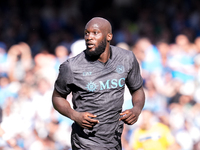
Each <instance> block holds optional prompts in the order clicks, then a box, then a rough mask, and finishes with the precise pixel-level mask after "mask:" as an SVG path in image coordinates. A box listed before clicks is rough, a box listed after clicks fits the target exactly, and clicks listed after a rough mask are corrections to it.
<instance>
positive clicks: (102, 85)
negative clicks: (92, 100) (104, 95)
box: [86, 78, 125, 92]
mask: <svg viewBox="0 0 200 150" xmlns="http://www.w3.org/2000/svg"><path fill="white" fill-rule="evenodd" d="M124 85H125V78H120V79H112V80H107V81H105V82H103V81H99V83H98V84H96V83H94V82H92V81H90V82H89V83H88V84H87V86H86V89H87V90H88V91H89V92H94V91H96V90H97V88H98V87H99V90H100V91H101V90H106V89H115V88H118V87H123V86H124Z"/></svg>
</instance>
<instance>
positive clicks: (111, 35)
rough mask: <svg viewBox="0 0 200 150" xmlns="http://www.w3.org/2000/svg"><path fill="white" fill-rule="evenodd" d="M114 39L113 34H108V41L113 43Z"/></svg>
mask: <svg viewBox="0 0 200 150" xmlns="http://www.w3.org/2000/svg"><path fill="white" fill-rule="evenodd" d="M112 37H113V34H112V33H108V34H107V41H109V42H110V41H111V40H112Z"/></svg>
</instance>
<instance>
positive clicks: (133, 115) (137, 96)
mask: <svg viewBox="0 0 200 150" xmlns="http://www.w3.org/2000/svg"><path fill="white" fill-rule="evenodd" d="M144 102H145V95H144V90H143V87H141V88H139V89H138V90H136V91H134V92H133V93H132V103H133V108H132V109H128V110H125V111H123V112H122V113H120V115H122V116H123V117H122V118H120V120H122V121H124V122H125V123H126V124H129V125H132V124H134V123H135V122H137V120H138V117H139V115H140V113H141V111H142V109H143V107H144Z"/></svg>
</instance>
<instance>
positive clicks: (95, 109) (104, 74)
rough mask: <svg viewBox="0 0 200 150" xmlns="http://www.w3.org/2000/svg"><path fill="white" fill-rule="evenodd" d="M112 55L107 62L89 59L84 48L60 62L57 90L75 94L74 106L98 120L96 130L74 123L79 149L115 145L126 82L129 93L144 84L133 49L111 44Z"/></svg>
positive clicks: (119, 129)
mask: <svg viewBox="0 0 200 150" xmlns="http://www.w3.org/2000/svg"><path fill="white" fill-rule="evenodd" d="M110 50H111V57H110V58H109V59H108V61H107V62H106V63H105V64H104V63H102V62H100V61H98V60H95V61H92V60H89V59H88V58H87V55H86V54H85V51H83V52H82V53H80V54H79V55H77V56H75V57H73V58H70V59H68V60H67V61H65V62H64V63H63V64H61V65H60V69H59V75H58V78H57V80H56V82H55V89H56V90H57V91H58V92H59V93H61V94H63V95H67V94H69V93H70V92H72V94H73V98H72V102H73V108H74V109H75V110H76V111H78V112H90V113H92V114H94V115H97V117H96V118H95V119H97V120H99V123H98V124H96V125H95V126H94V127H93V129H91V130H88V129H83V128H81V127H80V126H79V125H78V124H77V123H74V124H73V125H72V145H74V146H75V147H77V148H83V149H87V148H88V149H89V147H90V146H91V145H93V146H94V145H95V147H96V148H97V147H102V146H104V147H107V148H108V149H109V147H110V149H111V147H115V146H117V145H119V143H120V141H121V133H122V129H123V122H122V121H119V118H120V117H121V116H120V113H121V111H122V105H123V101H124V99H123V94H124V88H125V84H126V85H127V87H128V88H129V90H130V92H134V91H135V90H137V89H139V88H140V87H141V86H142V83H143V79H142V77H141V75H140V69H139V64H138V62H137V59H136V58H135V55H134V54H133V52H132V51H128V50H124V49H121V48H119V47H115V46H110Z"/></svg>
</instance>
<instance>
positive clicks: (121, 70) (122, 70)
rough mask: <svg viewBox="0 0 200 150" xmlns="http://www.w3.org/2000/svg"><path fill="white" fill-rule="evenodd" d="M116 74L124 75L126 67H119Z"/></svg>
mask: <svg viewBox="0 0 200 150" xmlns="http://www.w3.org/2000/svg"><path fill="white" fill-rule="evenodd" d="M116 72H117V73H119V74H121V73H124V66H123V65H117V67H116Z"/></svg>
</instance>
